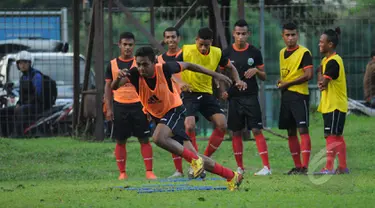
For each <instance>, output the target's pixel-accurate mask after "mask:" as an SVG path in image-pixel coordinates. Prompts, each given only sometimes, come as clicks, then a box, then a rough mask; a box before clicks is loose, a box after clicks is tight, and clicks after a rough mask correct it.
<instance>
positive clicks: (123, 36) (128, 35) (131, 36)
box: [118, 32, 135, 41]
mask: <svg viewBox="0 0 375 208" xmlns="http://www.w3.org/2000/svg"><path fill="white" fill-rule="evenodd" d="M122 39H133V40H134V41H135V37H134V34H133V33H131V32H123V33H121V35H120V38H119V40H118V41H121V40H122Z"/></svg>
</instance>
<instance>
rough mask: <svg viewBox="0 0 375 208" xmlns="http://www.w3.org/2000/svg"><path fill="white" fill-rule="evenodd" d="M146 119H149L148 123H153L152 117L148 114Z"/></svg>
mask: <svg viewBox="0 0 375 208" xmlns="http://www.w3.org/2000/svg"><path fill="white" fill-rule="evenodd" d="M146 117H147V121H148V122H151V121H152V117H151V115H150V114H149V113H146Z"/></svg>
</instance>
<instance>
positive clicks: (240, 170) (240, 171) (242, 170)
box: [237, 167, 245, 175]
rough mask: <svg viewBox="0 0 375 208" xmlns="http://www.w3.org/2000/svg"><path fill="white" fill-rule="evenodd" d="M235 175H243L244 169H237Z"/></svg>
mask: <svg viewBox="0 0 375 208" xmlns="http://www.w3.org/2000/svg"><path fill="white" fill-rule="evenodd" d="M237 173H239V174H241V175H243V174H244V173H245V169H243V168H241V167H238V168H237Z"/></svg>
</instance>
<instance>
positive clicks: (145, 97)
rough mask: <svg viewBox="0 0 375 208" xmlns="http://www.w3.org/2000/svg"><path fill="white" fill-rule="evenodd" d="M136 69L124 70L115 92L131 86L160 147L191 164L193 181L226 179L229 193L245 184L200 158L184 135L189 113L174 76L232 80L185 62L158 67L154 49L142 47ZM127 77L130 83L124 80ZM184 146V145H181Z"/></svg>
mask: <svg viewBox="0 0 375 208" xmlns="http://www.w3.org/2000/svg"><path fill="white" fill-rule="evenodd" d="M135 57H136V61H137V67H133V68H132V69H130V70H127V69H124V70H122V71H121V72H120V74H121V76H120V77H119V79H116V80H115V81H113V82H112V89H116V88H117V87H118V86H119V85H120V86H121V85H123V84H125V83H127V82H131V83H132V84H133V85H134V86H135V88H136V90H137V92H138V95H139V97H140V100H141V102H142V104H143V106H144V107H145V109H146V111H147V112H148V113H150V115H151V116H152V117H153V119H154V120H155V121H156V122H157V126H156V129H155V131H154V134H153V136H152V138H153V140H154V142H155V144H156V145H158V146H159V147H161V148H163V149H165V150H167V151H169V152H171V153H173V154H176V155H179V156H181V157H183V158H184V159H185V160H186V161H188V162H189V163H190V164H191V167H192V169H193V174H194V177H195V178H196V177H199V176H200V174H201V173H202V172H203V170H204V169H206V170H207V171H210V172H212V173H214V174H217V175H220V176H222V177H224V178H226V179H227V181H228V189H229V190H235V189H237V188H238V186H239V185H240V183H241V181H242V174H239V173H237V172H233V171H231V170H230V169H228V168H225V167H223V166H221V165H219V164H218V163H216V162H215V161H213V160H212V159H211V158H209V157H206V156H199V155H198V154H197V152H196V150H195V149H194V147H193V146H192V144H191V142H190V139H189V137H188V136H187V135H186V133H185V128H184V117H185V112H186V109H185V107H184V105H183V104H182V100H181V98H180V94H179V93H178V91H177V90H176V84H175V83H174V82H173V81H172V80H171V76H172V74H175V73H179V72H181V71H182V70H186V69H188V70H192V71H195V72H200V73H204V74H207V75H210V76H213V77H215V78H216V79H218V80H221V81H224V82H229V83H230V82H231V80H230V79H229V78H228V77H226V76H224V75H222V74H220V73H216V72H214V71H211V70H208V69H205V68H203V67H201V66H199V65H195V64H191V63H185V62H168V63H165V64H160V63H158V64H155V54H154V51H153V49H152V48H151V47H141V48H139V49H138V50H137V52H136V54H135ZM124 76H126V77H127V79H121V78H122V77H124ZM182 144H184V145H182Z"/></svg>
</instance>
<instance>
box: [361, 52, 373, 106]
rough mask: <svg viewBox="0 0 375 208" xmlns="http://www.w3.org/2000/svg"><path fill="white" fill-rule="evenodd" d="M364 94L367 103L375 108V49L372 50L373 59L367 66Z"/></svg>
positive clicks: (364, 78)
mask: <svg viewBox="0 0 375 208" xmlns="http://www.w3.org/2000/svg"><path fill="white" fill-rule="evenodd" d="M363 95H364V100H365V102H366V103H365V105H366V106H368V107H371V108H375V50H373V51H372V52H371V60H370V61H369V62H368V64H367V66H366V71H365V76H364V77H363Z"/></svg>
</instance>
